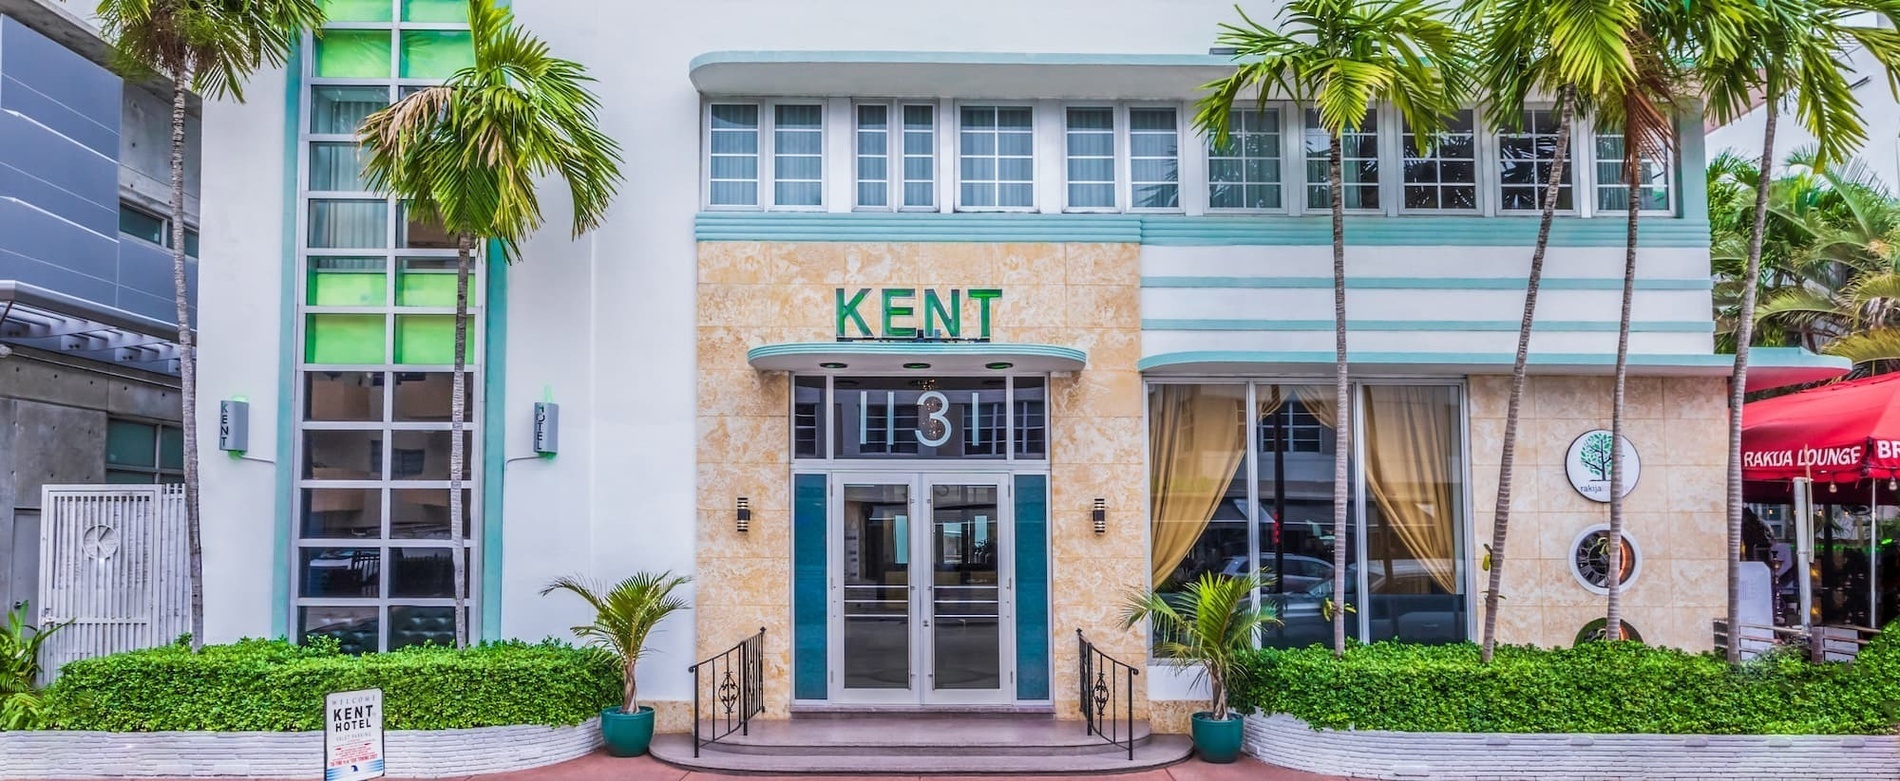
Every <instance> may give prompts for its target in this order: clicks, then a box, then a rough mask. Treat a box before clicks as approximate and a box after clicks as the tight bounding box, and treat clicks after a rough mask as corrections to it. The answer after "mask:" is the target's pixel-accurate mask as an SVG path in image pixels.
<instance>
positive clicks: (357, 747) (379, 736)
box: [323, 689, 384, 781]
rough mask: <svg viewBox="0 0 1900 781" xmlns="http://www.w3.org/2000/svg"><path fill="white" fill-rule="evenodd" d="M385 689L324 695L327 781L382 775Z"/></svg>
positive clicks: (324, 756) (325, 774)
mask: <svg viewBox="0 0 1900 781" xmlns="http://www.w3.org/2000/svg"><path fill="white" fill-rule="evenodd" d="M383 774H384V771H383V690H382V689H363V690H361V691H353V692H335V693H332V694H326V695H324V697H323V781H365V779H371V778H382V777H383Z"/></svg>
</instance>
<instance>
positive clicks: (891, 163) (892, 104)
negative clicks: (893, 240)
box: [826, 98, 943, 213]
mask: <svg viewBox="0 0 1900 781" xmlns="http://www.w3.org/2000/svg"><path fill="white" fill-rule="evenodd" d="M860 106H883V107H884V109H885V112H886V114H885V116H886V117H887V122H886V129H885V133H886V138H885V144H886V146H885V148H886V150H887V151H886V154H885V158H886V160H885V169H884V173H885V175H886V179H885V188H886V190H885V191H886V193H887V194H888V197H886V199H885V200H886V201H887V202H886V204H885V205H883V206H865V205H862V204H860V203H858V190H857V187H858V182H859V179H858V168H857V166H858V154H859V150H858V108H859V107H860ZM914 106H915V107H923V108H928V109H930V154H929V155H927V157H929V158H930V174H931V178H930V180H929V183H930V194H931V198H930V200H931V204H930V205H929V206H912V205H909V204H907V203H905V201H904V192H905V191H904V187H905V185H906V184H907V183H909V182H910V181H911V180H908V179H906V178H905V177H904V163H905V161H906V159H907V158H922V157H926V155H908V154H905V153H904V142H905V138H904V134H905V132H906V130H905V127H906V126H905V123H904V112H905V111H906V110H907V109H909V108H911V107H914ZM849 119H850V122H851V129H850V136H851V155H850V158H851V159H850V163H849V167H848V169H847V170H846V171H845V173H846V174H848V176H847V177H845V178H846V179H847V180H848V181H850V182H851V188H850V190H851V198H850V200H851V207H850V210H851V211H859V212H913V213H932V212H941V211H943V188H942V184H943V155H942V148H943V147H942V143H943V121H942V119H943V108H942V107H941V106H940V105H939V104H938V103H937V101H933V100H902V99H897V100H893V99H888V98H867V99H861V100H860V99H853V100H852V101H851V111H850V114H849ZM826 167H827V168H830V166H829V165H827V166H826Z"/></svg>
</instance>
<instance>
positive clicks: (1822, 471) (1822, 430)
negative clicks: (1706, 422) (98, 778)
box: [1742, 374, 1900, 483]
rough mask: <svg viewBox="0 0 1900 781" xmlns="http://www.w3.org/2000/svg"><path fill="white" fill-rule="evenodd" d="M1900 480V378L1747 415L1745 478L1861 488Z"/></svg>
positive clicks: (1849, 385) (1845, 386) (1756, 406)
mask: <svg viewBox="0 0 1900 781" xmlns="http://www.w3.org/2000/svg"><path fill="white" fill-rule="evenodd" d="M1896 475H1900V374H1885V375H1880V376H1878V377H1869V378H1867V379H1863V380H1854V381H1851V382H1842V383H1836V384H1834V385H1828V386H1825V387H1820V388H1813V389H1810V390H1805V391H1801V392H1799V393H1791V394H1788V395H1786V396H1778V397H1775V398H1772V399H1763V400H1761V401H1757V402H1753V403H1751V404H1749V405H1748V406H1746V407H1743V408H1742V479H1743V480H1748V481H1770V480H1773V481H1780V480H1788V479H1791V478H1796V477H1809V478H1813V479H1814V481H1815V482H1817V483H1857V482H1860V481H1861V480H1864V479H1869V478H1874V479H1881V478H1892V477H1894V476H1896Z"/></svg>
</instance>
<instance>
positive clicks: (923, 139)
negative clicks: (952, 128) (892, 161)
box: [903, 104, 937, 210]
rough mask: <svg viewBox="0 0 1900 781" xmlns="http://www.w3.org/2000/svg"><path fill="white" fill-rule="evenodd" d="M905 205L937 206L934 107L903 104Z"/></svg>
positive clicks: (935, 117) (930, 207)
mask: <svg viewBox="0 0 1900 781" xmlns="http://www.w3.org/2000/svg"><path fill="white" fill-rule="evenodd" d="M903 176H904V204H903V206H904V208H906V209H930V210H934V209H936V207H937V107H935V106H930V105H922V104H920V105H908V106H905V107H904V171H903Z"/></svg>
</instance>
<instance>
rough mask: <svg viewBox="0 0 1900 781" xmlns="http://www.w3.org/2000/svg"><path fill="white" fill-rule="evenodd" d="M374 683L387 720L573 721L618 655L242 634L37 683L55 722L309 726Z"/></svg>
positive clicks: (398, 725) (445, 723)
mask: <svg viewBox="0 0 1900 781" xmlns="http://www.w3.org/2000/svg"><path fill="white" fill-rule="evenodd" d="M371 688H380V689H382V690H383V707H384V711H385V717H384V718H385V721H384V724H385V725H386V726H387V727H388V728H389V729H459V728H466V727H493V726H504V725H510V724H546V725H569V724H579V723H580V722H582V721H584V720H586V719H587V718H589V717H591V716H593V715H595V714H597V713H599V712H600V709H601V708H603V707H606V706H608V705H611V704H613V702H614V701H615V698H616V697H617V696H618V694H619V691H620V667H619V665H618V664H617V663H616V662H615V660H614V659H613V658H611V657H609V656H608V655H607V654H604V653H601V652H599V651H597V650H593V649H584V648H575V647H572V646H569V645H566V644H563V643H559V642H555V641H552V640H549V641H545V642H542V643H538V644H529V643H522V642H503V643H485V644H482V645H479V646H475V647H472V648H468V649H464V650H459V651H458V650H454V649H450V648H443V647H439V646H421V647H412V648H405V649H402V650H400V651H394V652H390V653H379V654H364V655H362V656H351V655H347V654H344V653H342V652H341V651H340V650H338V648H337V646H336V643H335V642H333V641H332V642H322V641H313V642H312V643H310V644H307V645H302V646H298V645H292V644H290V643H288V642H285V641H283V640H268V641H267V640H242V641H239V642H237V643H233V644H231V645H220V646H208V647H206V648H204V649H203V650H201V651H199V652H196V653H194V652H193V651H192V650H191V648H190V647H188V646H186V645H182V644H181V645H172V646H167V647H164V648H155V649H150V650H145V651H132V652H128V653H122V654H113V655H111V656H105V657H100V658H97V659H87V660H84V661H78V662H73V663H71V664H68V665H66V667H65V668H63V669H62V670H61V671H60V678H59V680H58V681H56V682H55V683H54V684H53V685H52V686H50V687H48V688H47V689H46V691H45V698H46V707H47V711H48V716H49V717H50V718H49V720H48V722H47V726H48V727H50V728H52V729H67V730H101V731H106V732H159V731H169V730H208V731H213V732H237V731H265V732H278V731H307V730H318V729H322V728H323V696H324V695H325V694H328V693H331V692H338V691H350V690H355V689H371Z"/></svg>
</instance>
